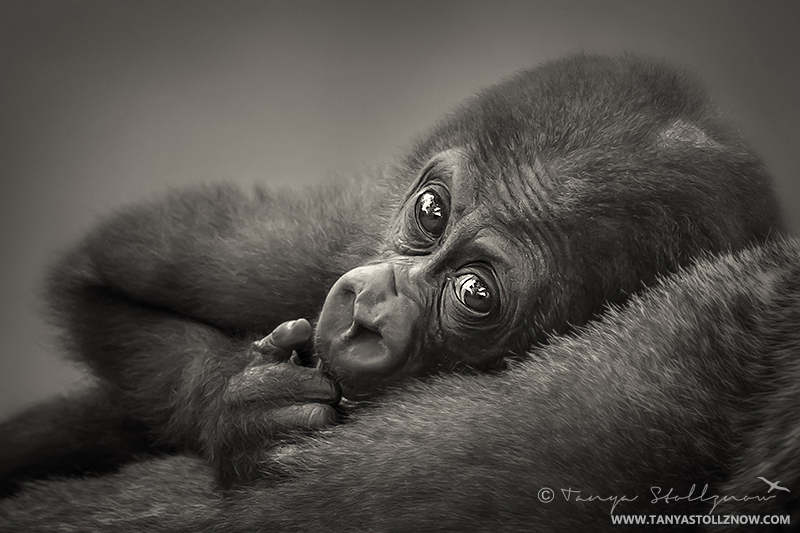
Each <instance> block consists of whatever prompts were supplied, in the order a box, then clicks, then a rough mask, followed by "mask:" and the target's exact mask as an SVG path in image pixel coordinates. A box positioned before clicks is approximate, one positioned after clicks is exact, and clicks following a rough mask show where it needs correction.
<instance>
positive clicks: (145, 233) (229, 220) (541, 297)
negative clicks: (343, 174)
mask: <svg viewBox="0 0 800 533" xmlns="http://www.w3.org/2000/svg"><path fill="white" fill-rule="evenodd" d="M779 228H780V216H779V213H778V208H777V205H776V202H775V199H774V197H773V195H772V192H771V190H770V184H769V179H768V177H767V175H766V173H765V171H764V169H763V166H762V164H761V163H760V161H759V160H758V158H757V157H756V156H754V155H753V154H752V153H750V152H749V151H748V150H747V149H746V147H745V146H744V143H743V141H742V140H741V138H740V137H739V136H738V134H737V133H736V132H735V130H734V129H732V128H731V127H729V126H728V125H727V124H725V123H724V122H722V121H721V120H720V119H719V117H718V115H717V114H716V113H715V112H714V111H713V106H712V105H711V104H710V102H709V100H708V98H707V96H706V94H705V92H704V91H702V90H699V89H698V88H697V86H696V85H695V84H694V83H693V82H692V81H691V80H690V79H688V78H687V77H686V76H685V75H684V74H683V73H682V72H679V71H676V70H674V69H672V68H670V67H666V66H664V65H661V64H658V63H653V62H650V61H646V60H642V59H639V58H635V57H628V56H626V57H621V58H602V57H593V56H582V55H581V56H575V57H571V58H567V59H565V60H561V61H555V62H552V63H548V64H545V65H543V66H541V67H539V68H536V69H533V70H529V71H525V72H522V73H520V74H518V75H517V76H515V77H513V78H511V79H509V80H507V81H506V82H504V83H501V84H499V85H497V86H495V87H492V88H490V89H488V90H486V91H484V92H483V93H482V94H480V95H479V96H478V97H476V98H473V99H472V100H470V101H469V102H467V104H466V105H464V106H462V107H461V108H459V109H458V110H456V111H455V112H454V113H452V114H451V115H449V116H448V117H446V118H445V119H444V120H443V121H442V122H441V123H440V124H439V125H438V126H437V127H436V128H434V130H433V131H432V132H431V134H430V135H429V136H427V137H426V138H424V139H422V140H421V141H420V142H418V143H417V144H416V145H415V146H414V147H413V149H412V150H411V151H410V152H409V153H408V154H407V155H406V156H405V157H403V158H402V159H400V160H399V161H398V162H397V163H396V164H395V165H393V166H391V167H389V168H388V169H387V170H386V171H385V173H384V174H383V175H382V176H372V177H369V178H353V179H350V180H342V181H340V182H337V183H331V184H325V185H323V186H322V187H320V188H318V189H317V190H303V191H294V192H286V191H283V192H281V191H278V192H266V191H258V192H257V193H256V194H255V195H252V196H247V195H245V194H242V193H241V192H239V191H236V190H234V189H232V188H226V187H215V188H211V187H209V188H204V189H200V190H194V191H183V192H177V193H174V194H172V195H170V196H169V197H167V198H166V199H165V200H163V201H160V202H156V203H154V204H149V205H144V206H138V207H133V208H131V209H128V210H126V211H123V212H122V213H119V214H117V215H116V216H115V217H113V218H111V219H110V220H109V221H107V222H106V223H105V224H103V225H101V226H100V227H99V228H98V229H96V230H95V231H94V232H92V233H91V234H90V235H89V236H88V237H87V239H86V240H85V241H84V242H83V243H82V244H81V245H80V246H78V247H77V248H76V249H75V250H73V251H72V252H71V253H70V254H68V255H67V256H66V258H65V259H64V261H63V262H62V264H61V265H60V266H59V267H58V269H56V270H55V271H54V274H53V276H52V279H51V285H50V294H51V297H52V300H53V302H54V307H55V309H56V313H57V315H58V316H59V317H60V319H61V321H62V324H63V326H64V327H65V329H66V330H67V331H68V332H69V336H70V341H71V347H72V349H73V352H74V353H75V354H76V355H77V357H78V358H79V359H80V360H82V361H83V362H85V363H86V364H87V365H88V366H89V368H90V369H91V371H92V372H93V373H94V375H95V376H97V377H98V381H99V386H98V388H97V389H96V390H95V391H94V392H91V393H89V394H87V395H85V396H83V397H81V398H76V399H73V400H72V401H70V402H66V403H65V402H54V403H52V404H50V405H46V406H42V407H39V408H36V409H34V410H33V411H31V412H30V413H27V414H26V413H23V414H22V415H20V417H19V418H17V419H15V420H12V421H10V422H8V423H6V425H5V426H4V427H3V428H2V429H3V431H0V436H2V439H3V441H2V442H0V448H2V449H4V450H5V451H6V453H5V457H4V458H3V464H2V468H0V471H1V472H2V473H3V475H4V476H6V477H9V476H10V477H12V478H13V477H15V476H19V475H23V474H25V473H26V472H30V467H31V466H35V465H50V466H48V471H49V472H53V471H58V467H57V465H58V464H59V463H61V464H65V463H68V464H70V465H76V464H77V465H80V467H81V468H82V469H87V468H94V467H96V464H93V463H92V461H95V458H96V457H105V458H109V457H110V458H111V459H109V460H108V462H117V461H120V460H124V459H125V458H126V457H125V455H124V454H120V452H119V450H121V449H127V448H125V446H123V445H122V444H121V443H130V442H141V441H144V448H145V449H153V448H159V449H164V448H167V449H172V450H174V449H179V450H190V451H194V452H196V453H199V454H200V455H202V456H203V457H205V458H207V459H208V460H210V461H211V462H212V463H213V464H214V465H216V467H217V469H218V471H219V473H220V479H221V480H222V481H223V483H225V484H227V485H229V484H232V483H235V482H245V481H248V480H251V479H253V478H254V477H257V476H259V475H260V472H261V471H262V468H263V465H261V464H259V461H258V459H257V458H258V457H263V454H262V453H260V452H261V451H263V449H264V448H265V447H267V446H270V445H274V444H276V443H279V442H282V441H285V440H291V439H294V438H298V434H297V432H298V431H300V432H301V433H302V430H303V429H307V428H319V427H323V426H326V425H328V424H330V423H332V422H333V421H334V420H335V418H336V414H337V413H336V409H337V408H336V407H334V406H337V405H338V404H339V401H340V397H341V395H342V394H343V395H344V397H345V398H348V399H350V400H355V401H358V400H364V399H370V398H374V397H376V396H377V395H379V394H380V393H381V392H382V391H384V390H385V389H387V388H398V387H403V383H406V382H408V380H409V378H424V377H426V376H428V375H431V374H435V373H439V372H442V371H468V372H474V371H479V372H483V371H489V370H498V369H502V368H503V365H504V362H505V361H506V360H507V359H509V358H522V357H525V355H526V354H527V352H528V350H529V349H530V348H531V347H532V346H535V345H537V344H541V343H546V342H547V341H548V338H549V337H550V336H552V335H558V334H561V333H564V332H567V331H569V330H570V329H571V328H572V327H574V326H580V325H583V324H586V323H587V322H588V321H589V320H591V319H592V318H593V317H594V316H597V315H598V314H599V313H601V312H602V311H603V309H604V307H605V306H607V305H609V304H617V303H621V302H624V301H625V300H626V299H627V298H629V297H630V295H631V294H633V293H635V292H637V291H640V290H641V289H643V288H644V287H646V286H648V285H651V284H653V283H654V282H655V280H656V279H657V277H658V276H660V275H663V274H666V273H669V272H674V271H676V270H677V269H678V268H679V267H681V266H685V265H688V264H690V263H691V262H692V261H694V259H696V258H697V257H698V256H700V255H701V254H703V253H706V252H712V253H713V252H727V251H735V250H739V249H741V248H743V247H745V246H746V245H748V244H753V243H760V242H763V241H764V240H765V239H766V238H767V236H768V235H769V234H770V233H771V232H776V231H777V230H778V229H779ZM337 280H338V281H337ZM323 302H324V306H323ZM320 307H322V312H321V314H320V316H319V321H318V323H317V326H316V334H315V348H314V353H315V354H317V355H318V357H319V360H320V361H321V363H320V364H317V362H315V361H314V357H307V356H306V355H304V353H305V352H308V346H307V345H308V344H309V343H308V340H309V338H310V337H311V327H310V325H309V324H308V322H306V321H305V320H298V321H293V322H289V323H284V324H281V323H282V322H284V321H285V320H287V319H290V318H297V317H313V316H315V315H316V314H317V313H318V312H319V309H320ZM279 324H281V325H279ZM272 330H274V331H273V332H272V333H271V334H270V335H269V336H267V337H266V339H263V340H261V341H257V342H254V341H256V339H259V338H261V337H263V336H264V335H265V334H267V333H268V332H269V331H272ZM295 349H297V351H298V352H299V353H300V354H301V355H300V356H298V357H292V355H291V354H292V352H293V350H295ZM298 363H299V364H298ZM409 394H413V392H409ZM42 420H45V421H47V423H46V424H45V423H42ZM134 448H135V447H134ZM103 451H105V452H107V453H106V454H105V455H103ZM134 451H135V450H134ZM89 452H91V453H89ZM132 453H133V451H132V452H131V454H132ZM53 465H56V466H53Z"/></svg>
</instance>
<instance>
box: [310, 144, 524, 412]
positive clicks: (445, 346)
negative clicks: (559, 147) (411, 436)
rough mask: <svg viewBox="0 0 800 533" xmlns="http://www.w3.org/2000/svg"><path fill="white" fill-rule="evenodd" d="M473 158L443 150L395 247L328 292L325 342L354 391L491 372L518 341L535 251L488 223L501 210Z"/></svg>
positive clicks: (333, 368) (416, 189) (396, 232)
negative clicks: (464, 370)
mask: <svg viewBox="0 0 800 533" xmlns="http://www.w3.org/2000/svg"><path fill="white" fill-rule="evenodd" d="M467 160H468V158H467V155H466V152H465V150H464V149H460V148H456V149H449V150H446V151H444V152H441V153H439V154H437V155H436V156H434V157H433V158H432V159H431V160H430V161H429V162H428V164H427V165H425V167H424V169H423V170H422V172H421V173H420V174H419V176H418V178H417V179H416V182H415V183H414V185H413V186H412V187H411V188H410V190H409V192H408V194H407V196H406V199H405V201H404V202H403V205H402V207H401V208H400V210H399V212H398V213H397V214H396V216H395V218H394V223H393V225H392V229H391V231H390V235H389V239H387V242H389V243H390V246H389V247H388V249H387V251H386V252H385V253H384V254H382V256H381V257H380V258H379V259H378V260H375V261H373V262H370V263H368V264H366V265H364V266H361V267H358V268H355V269H353V270H351V271H350V272H347V273H346V274H345V275H343V276H342V277H341V278H340V279H339V280H338V281H337V282H336V284H335V285H334V286H333V288H332V289H331V291H330V292H329V294H328V296H327V298H326V300H325V305H324V307H323V309H322V313H321V315H320V318H319V323H318V325H317V332H316V343H317V349H318V351H319V354H320V357H321V359H322V360H323V361H324V362H325V363H326V365H327V368H328V370H329V371H330V373H331V374H332V375H333V376H334V377H336V378H337V379H338V380H339V381H340V383H341V385H342V389H343V394H344V396H345V397H347V398H350V399H363V398H366V397H368V396H370V395H372V394H374V393H375V392H377V391H379V390H380V389H382V388H383V387H385V386H386V385H391V384H393V383H397V382H399V381H401V380H403V379H404V378H406V377H409V376H420V375H425V374H428V373H430V372H432V371H434V370H441V369H454V368H458V367H470V368H478V369H486V368H488V367H491V366H492V365H493V364H496V363H497V362H498V361H499V360H500V359H501V358H502V356H503V355H504V354H505V353H506V352H507V351H508V349H509V347H510V345H512V344H513V340H512V332H514V331H517V330H518V326H519V322H520V319H521V316H522V313H521V309H523V308H524V307H525V306H524V302H525V296H526V295H527V294H529V293H530V292H531V288H532V285H533V276H532V271H533V269H532V268H531V263H532V257H533V254H534V250H533V248H532V247H531V246H530V245H528V246H526V245H524V244H523V243H524V242H525V241H523V240H515V239H512V238H510V237H509V235H508V234H506V233H504V232H503V231H501V230H500V229H499V228H498V227H495V226H493V225H491V224H487V221H489V220H493V218H494V217H493V215H492V212H491V211H492V209H496V208H497V206H496V205H495V204H494V203H493V202H491V201H490V199H488V198H484V197H482V195H481V194H480V192H479V189H478V188H477V186H476V176H475V174H474V173H471V172H470V170H469V165H468V163H467ZM463 354H468V356H463Z"/></svg>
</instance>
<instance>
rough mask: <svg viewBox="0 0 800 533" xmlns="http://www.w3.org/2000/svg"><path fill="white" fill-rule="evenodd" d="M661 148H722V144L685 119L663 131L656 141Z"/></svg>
mask: <svg viewBox="0 0 800 533" xmlns="http://www.w3.org/2000/svg"><path fill="white" fill-rule="evenodd" d="M656 142H657V143H658V146H659V147H660V148H665V149H670V148H685V147H687V146H692V147H695V148H721V146H720V144H719V143H718V142H717V141H715V140H714V139H712V138H711V137H709V136H708V135H706V133H705V132H704V131H703V130H701V129H700V128H698V127H697V126H695V125H694V124H690V123H688V122H686V121H685V120H683V119H680V118H679V119H678V120H676V121H675V122H673V123H672V124H670V125H669V126H667V127H666V128H665V129H663V130H661V131H660V132H659V134H658V137H657V139H656Z"/></svg>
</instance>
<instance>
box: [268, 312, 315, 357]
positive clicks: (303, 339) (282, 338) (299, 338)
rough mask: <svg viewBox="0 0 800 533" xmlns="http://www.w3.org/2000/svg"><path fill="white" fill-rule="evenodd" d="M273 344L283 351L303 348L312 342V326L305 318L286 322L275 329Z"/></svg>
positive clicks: (272, 334)
mask: <svg viewBox="0 0 800 533" xmlns="http://www.w3.org/2000/svg"><path fill="white" fill-rule="evenodd" d="M270 335H271V336H272V342H273V343H274V344H275V346H277V347H278V348H281V349H283V350H293V349H297V348H300V347H302V346H303V345H304V344H306V343H307V342H308V341H309V340H311V324H309V322H308V320H306V319H305V318H298V319H297V320H291V321H289V322H284V323H283V324H280V325H279V326H278V327H277V328H275V329H274V330H273V331H272V333H270Z"/></svg>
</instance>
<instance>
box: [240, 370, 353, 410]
mask: <svg viewBox="0 0 800 533" xmlns="http://www.w3.org/2000/svg"><path fill="white" fill-rule="evenodd" d="M225 399H226V401H227V402H229V403H234V404H242V403H247V402H255V401H262V402H269V403H273V404H281V403H285V404H288V403H296V402H303V401H307V402H324V403H331V404H335V403H337V402H338V401H339V400H340V399H341V391H340V390H339V386H338V385H337V384H336V383H335V382H334V381H333V380H332V379H331V378H330V377H328V376H327V375H325V374H324V373H323V372H321V371H320V370H317V369H316V368H308V367H302V366H296V365H293V364H290V363H278V364H268V365H261V366H253V367H248V368H245V369H244V371H242V372H241V373H240V374H237V375H235V376H233V377H232V378H231V379H230V380H229V381H228V385H227V387H226V389H225Z"/></svg>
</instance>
